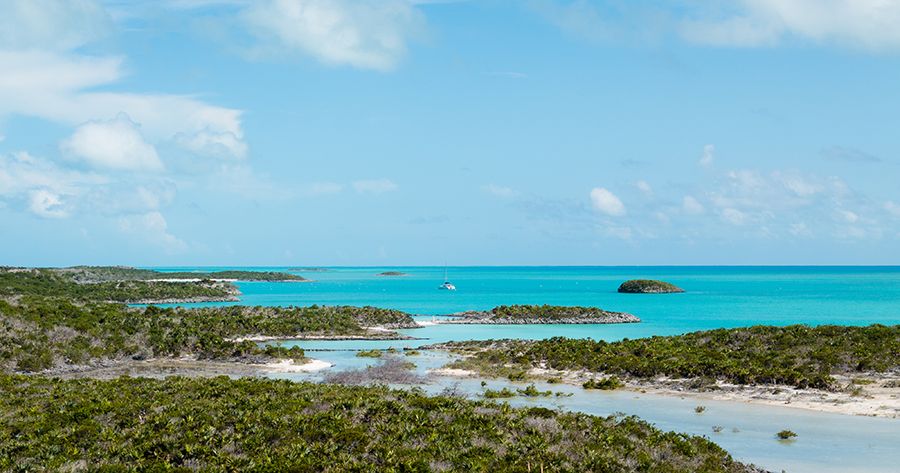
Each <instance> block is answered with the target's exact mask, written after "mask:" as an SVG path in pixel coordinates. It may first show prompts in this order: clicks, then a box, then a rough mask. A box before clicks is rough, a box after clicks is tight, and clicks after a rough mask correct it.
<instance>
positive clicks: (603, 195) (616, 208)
mask: <svg viewBox="0 0 900 473" xmlns="http://www.w3.org/2000/svg"><path fill="white" fill-rule="evenodd" d="M591 204H592V205H593V206H594V208H595V209H596V210H598V211H600V212H602V213H604V214H606V215H610V216H613V217H618V216H622V215H625V213H626V212H625V204H623V203H622V201H621V200H619V198H618V197H616V195H615V194H613V193H612V192H610V191H608V190H606V189H604V188H603V187H596V188H594V189H593V190H591Z"/></svg>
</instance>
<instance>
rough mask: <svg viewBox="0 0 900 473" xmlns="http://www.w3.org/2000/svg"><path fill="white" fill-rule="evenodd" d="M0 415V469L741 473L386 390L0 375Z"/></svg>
mask: <svg viewBox="0 0 900 473" xmlns="http://www.w3.org/2000/svg"><path fill="white" fill-rule="evenodd" d="M0 412H2V413H3V421H2V422H0V471H60V470H70V469H76V470H77V469H102V470H104V471H189V470H200V471H309V472H312V471H409V472H412V471H432V470H437V469H447V470H452V471H504V472H523V473H524V472H527V471H532V472H537V471H541V470H543V471H547V472H551V471H554V472H560V471H562V472H581V471H603V472H632V471H645V472H674V471H692V472H745V471H751V470H750V468H748V467H747V466H745V465H742V464H740V463H737V462H735V461H734V460H732V459H731V457H730V456H729V455H728V454H727V453H726V452H725V451H724V450H722V449H721V448H719V447H718V446H716V445H715V444H713V443H712V442H710V441H708V440H706V439H704V438H701V437H695V436H687V435H684V434H676V433H672V432H661V431H659V430H656V429H655V428H653V427H652V426H650V425H649V424H647V423H645V422H642V421H640V420H638V419H636V418H634V417H608V418H599V417H592V416H587V415H583V414H567V413H559V412H556V411H553V410H550V409H546V408H539V407H536V408H531V409H516V408H511V407H509V406H505V405H498V404H493V403H488V402H476V401H467V400H462V399H458V398H452V397H426V396H424V395H422V394H420V393H418V392H416V391H411V392H404V391H392V390H388V389H385V388H357V387H346V386H337V385H327V384H326V385H321V384H309V383H291V382H287V381H271V380H255V379H239V380H230V379H227V378H224V377H220V378H213V379H187V378H168V379H166V380H152V379H145V378H119V379H116V380H113V381H94V380H77V381H59V380H51V379H46V378H40V377H26V376H6V375H0Z"/></svg>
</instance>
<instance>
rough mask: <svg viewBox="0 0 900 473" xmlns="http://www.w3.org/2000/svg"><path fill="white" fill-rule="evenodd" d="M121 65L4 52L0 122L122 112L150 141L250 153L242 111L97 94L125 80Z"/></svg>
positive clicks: (76, 119) (169, 98)
mask: <svg viewBox="0 0 900 473" xmlns="http://www.w3.org/2000/svg"><path fill="white" fill-rule="evenodd" d="M122 63H123V59H122V58H119V57H88V56H79V55H76V54H68V53H55V52H46V51H37V50H25V51H3V50H0V70H2V71H3V73H2V74H0V119H2V118H3V117H4V116H6V115H12V114H18V115H24V116H31V117H37V118H42V119H45V120H50V121H53V122H57V123H62V124H66V125H73V126H74V125H79V124H82V123H85V122H89V121H92V120H101V119H108V118H109V117H114V116H116V115H118V114H119V113H122V112H124V113H126V114H127V115H128V116H129V117H130V118H131V119H132V120H134V121H135V122H137V123H140V124H141V131H142V132H143V134H144V135H145V136H146V137H147V138H148V139H149V140H151V141H154V142H160V141H167V140H173V141H174V142H175V143H176V144H179V145H181V146H182V147H184V148H186V149H188V150H189V151H191V152H194V153H202V154H211V155H214V156H219V155H222V154H231V155H236V156H237V157H241V156H243V155H244V154H245V153H246V145H245V144H244V142H243V131H242V129H241V112H240V111H239V110H234V109H228V108H223V107H217V106H214V105H209V104H206V103H204V102H201V101H199V100H196V99H194V98H191V97H184V96H178V95H166V94H140V93H126V92H103V91H97V89H98V88H101V87H103V86H108V85H112V84H114V83H116V82H117V81H119V80H120V79H121V78H122V77H124V75H125V74H124V72H123V66H122ZM88 89H91V90H90V91H88Z"/></svg>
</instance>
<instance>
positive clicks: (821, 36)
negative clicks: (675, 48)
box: [529, 0, 900, 51]
mask: <svg viewBox="0 0 900 473" xmlns="http://www.w3.org/2000/svg"><path fill="white" fill-rule="evenodd" d="M529 4H530V5H532V6H535V7H536V8H535V9H536V10H537V11H538V12H539V13H541V14H542V15H543V16H544V17H545V18H546V19H547V20H548V21H549V22H551V23H553V24H555V25H557V26H558V27H559V28H561V29H562V30H563V31H566V32H568V33H571V34H574V35H576V36H579V37H582V38H586V39H589V40H593V41H604V40H611V39H621V38H626V39H631V40H636V41H648V40H649V41H657V40H659V39H662V38H667V37H670V36H675V37H678V38H680V39H682V40H684V41H687V42H690V43H695V44H701V45H708V46H717V47H765V46H775V45H778V44H780V43H783V42H785V41H787V40H801V41H806V42H811V43H818V44H838V45H843V46H849V47H854V48H859V49H865V50H871V51H893V50H897V49H900V29H898V28H897V27H896V26H897V24H898V23H900V2H897V1H895V0H737V1H735V0H708V1H704V2H683V1H677V0H666V1H661V2H649V3H648V2H589V1H584V0H568V1H564V2H556V1H551V0H532V1H531V2H529Z"/></svg>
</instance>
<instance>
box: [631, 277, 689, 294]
mask: <svg viewBox="0 0 900 473" xmlns="http://www.w3.org/2000/svg"><path fill="white" fill-rule="evenodd" d="M619 292H622V293H628V294H670V293H675V292H684V289H682V288H680V287H678V286H676V285H674V284H670V283H667V282H665V281H656V280H653V279H632V280H629V281H625V282H623V283H622V285H621V286H619Z"/></svg>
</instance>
